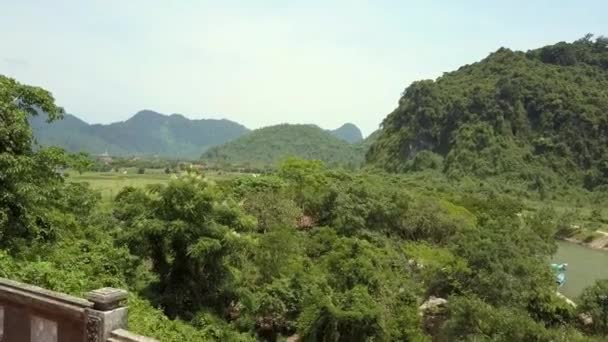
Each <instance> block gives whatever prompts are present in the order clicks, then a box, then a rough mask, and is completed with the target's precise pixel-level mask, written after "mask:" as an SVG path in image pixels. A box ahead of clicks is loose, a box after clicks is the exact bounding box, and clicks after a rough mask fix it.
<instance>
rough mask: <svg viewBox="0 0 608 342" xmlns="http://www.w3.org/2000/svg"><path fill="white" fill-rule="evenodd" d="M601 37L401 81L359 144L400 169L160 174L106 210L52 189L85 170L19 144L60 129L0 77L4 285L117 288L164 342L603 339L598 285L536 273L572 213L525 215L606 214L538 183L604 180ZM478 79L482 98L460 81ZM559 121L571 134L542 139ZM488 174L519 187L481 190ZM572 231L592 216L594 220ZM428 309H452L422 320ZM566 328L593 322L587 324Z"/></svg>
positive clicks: (306, 131)
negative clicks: (571, 286)
mask: <svg viewBox="0 0 608 342" xmlns="http://www.w3.org/2000/svg"><path fill="white" fill-rule="evenodd" d="M602 42H603V41H602V40H599V41H595V42H592V41H591V40H589V39H587V40H583V41H579V42H577V43H575V44H573V45H568V44H566V45H563V44H562V45H557V46H555V47H550V48H548V50H544V51H543V50H539V51H532V52H530V53H528V54H523V53H513V52H509V51H506V50H501V51H499V52H497V53H496V54H494V55H493V56H491V57H489V58H488V59H487V60H486V61H484V62H481V63H479V64H476V65H473V66H468V67H464V68H463V69H461V70H460V71H458V72H456V73H453V74H449V75H446V76H444V77H443V78H441V79H440V80H438V81H437V82H421V83H416V84H414V85H412V86H411V87H410V88H409V89H408V91H407V93H406V94H405V95H404V98H403V99H402V101H401V106H400V108H399V109H397V110H396V111H395V113H393V114H391V115H390V116H389V117H388V118H387V120H386V121H385V124H384V127H383V129H382V130H380V131H379V133H376V134H374V135H373V137H372V138H370V139H369V141H372V142H373V147H372V150H371V152H370V154H369V155H368V158H369V160H370V162H373V163H375V164H376V165H380V166H382V167H384V168H386V169H388V170H390V171H402V170H408V171H412V172H411V173H408V174H396V173H393V174H385V173H383V172H381V171H377V170H375V171H372V170H359V171H344V170H338V169H335V168H330V167H326V166H325V165H324V164H323V162H321V161H319V160H304V159H286V160H284V161H283V162H282V163H281V164H280V165H279V168H278V170H276V171H275V172H270V173H268V174H263V175H244V176H240V177H234V178H224V179H211V178H207V177H205V175H202V174H200V173H199V172H198V171H196V170H192V172H188V173H185V174H181V175H172V176H168V175H166V174H164V172H159V174H158V175H160V176H158V175H157V176H156V177H158V178H155V179H162V180H163V184H149V185H147V186H145V187H144V186H137V187H135V186H129V187H125V188H123V189H121V190H120V192H118V193H117V194H115V196H112V199H111V202H110V201H107V202H106V203H105V204H104V205H100V198H101V196H100V193H99V192H96V191H94V190H92V189H91V188H90V186H89V185H88V184H85V183H80V182H65V179H64V177H63V176H62V175H61V174H60V173H59V172H58V171H59V170H61V169H62V168H63V167H65V166H68V165H69V166H72V167H74V168H76V169H78V168H83V169H86V168H89V167H90V165H89V164H88V163H89V161H88V159H87V158H86V156H85V155H73V156H66V155H65V154H64V153H63V152H62V151H60V150H56V149H50V150H49V149H39V148H34V146H33V145H32V133H31V130H30V127H29V126H28V120H27V118H28V115H35V114H36V112H37V111H40V110H43V111H45V112H47V113H49V114H50V115H51V117H55V116H59V115H60V112H61V111H60V109H59V108H57V107H55V105H54V104H53V99H52V97H51V96H50V94H49V93H47V92H46V91H44V90H41V89H38V88H32V87H28V86H23V85H20V84H19V83H17V82H15V81H13V80H11V79H8V78H4V77H2V78H0V115H1V117H0V118H1V121H0V133H2V134H0V171H1V172H0V276H3V277H9V278H12V279H16V280H22V281H25V282H29V283H32V284H36V285H40V286H44V287H47V288H50V289H54V290H59V291H63V292H66V293H71V294H76V295H80V294H82V293H83V292H85V291H88V290H92V289H95V288H99V287H103V286H115V287H122V288H127V289H129V290H130V291H131V297H130V298H129V302H130V306H131V311H130V316H129V317H130V327H131V329H133V330H134V331H135V332H138V333H141V334H146V335H150V336H154V337H157V338H159V339H161V340H163V341H254V340H266V341H280V340H284V339H285V338H286V337H287V336H292V335H294V334H297V335H298V336H299V337H300V338H301V340H303V341H332V342H334V341H335V342H342V341H344V342H346V341H432V340H437V341H594V340H595V339H597V340H598V341H599V340H601V339H605V338H606V334H607V329H606V319H607V317H608V314H607V311H606V308H607V307H606V295H607V287H606V282H605V281H601V282H598V283H597V284H596V285H594V286H592V287H590V288H589V289H587V290H586V291H585V292H584V293H583V295H582V296H581V298H580V306H579V307H578V309H574V308H573V307H572V306H571V305H569V304H568V303H566V302H565V301H564V300H563V299H562V298H560V297H558V296H557V295H556V292H555V291H556V287H555V283H554V276H553V274H552V273H551V270H550V268H549V267H548V264H549V260H550V257H551V255H552V254H553V253H554V252H555V250H556V244H555V236H556V234H563V232H564V231H567V230H569V229H570V228H571V227H572V224H571V222H572V221H571V220H570V219H572V217H576V216H577V215H571V214H570V213H569V212H565V213H558V212H557V211H556V210H555V209H553V208H544V207H541V206H533V205H528V204H529V202H528V201H529V200H530V199H531V198H537V197H535V196H529V195H528V192H529V190H533V191H535V192H538V194H539V196H541V197H543V195H542V194H544V197H545V198H552V197H553V196H556V194H557V195H561V194H566V195H568V196H573V197H568V198H573V199H574V198H576V199H577V201H579V200H580V201H585V203H589V202H591V201H595V202H596V206H599V205H601V203H605V201H606V197H605V195H602V192H601V191H599V190H600V189H601V188H597V187H596V192H595V193H588V192H586V191H583V190H578V189H575V188H558V189H556V188H555V187H553V186H547V184H546V182H548V181H547V179H546V178H543V177H541V175H540V173H537V172H540V171H539V170H549V172H550V174H554V175H561V176H563V177H562V178H560V179H562V180H568V179H574V180H579V181H580V182H581V183H582V179H583V176H582V175H583V173H585V172H587V171H589V170H590V171H592V172H595V171H598V172H599V171H600V168H601V164H598V163H596V160H595V158H596V157H597V155H598V154H601V153H603V152H602V151H603V149H604V148H605V146H603V145H600V143H601V142H602V141H603V140H602V139H603V138H604V137H605V136H604V135H603V133H602V132H603V131H602V130H603V129H604V126H603V125H604V124H605V123H604V121H603V120H604V119H605V115H604V116H603V117H602V116H601V115H600V109H602V108H603V109H605V102H604V101H605V94H604V93H602V92H601V89H599V88H598V89H591V88H593V87H594V86H598V87H599V86H603V85H605V83H606V82H607V81H606V78H605V75H604V74H603V71H602V70H603V69H602V68H605V64H603V63H604V59H603V56H604V55H603V50H601V49H600V47H603V48H605V46H604V45H602V44H603V43H602ZM573 48H574V50H571V49H573ZM573 51H574V52H573ZM518 68H521V70H519V69H518ZM564 68H573V69H572V70H575V71H576V75H575V74H574V71H571V70H569V69H564ZM517 70H519V73H518V74H513V73H512V72H513V71H517ZM536 71H538V73H536ZM492 75H494V76H492ZM496 75H498V76H496ZM571 77H574V78H575V79H576V77H580V78H581V80H580V84H579V86H577V87H571V88H568V87H565V86H564V85H563V84H561V83H560V82H561V81H564V82H565V80H569V79H570V78H571ZM602 77H604V78H602ZM503 78H504V79H505V80H504V81H500V82H499V80H501V79H503ZM479 80H481V81H480V82H479V88H473V86H471V85H470V84H471V83H475V82H473V81H479ZM517 82H520V83H517ZM543 82H549V83H547V84H545V83H543ZM577 82H578V81H577ZM503 83H504V84H503ZM498 84H501V85H500V86H499V85H498ZM513 84H518V86H512V85H513ZM520 86H521V87H520ZM566 88H568V89H569V90H568V89H566ZM584 92H586V93H584ZM565 94H568V96H567V97H566V95H565ZM577 97H580V98H579V101H578V102H576V101H572V98H577ZM551 98H552V99H553V100H555V101H553V100H552V101H549V99H551ZM497 99H502V100H500V101H498V100H497ZM501 101H502V102H501ZM550 104H551V105H550ZM522 106H523V107H522ZM544 106H549V107H546V108H554V109H555V108H557V109H555V110H549V109H547V110H544V109H543V110H541V107H542V108H545V107H544ZM551 106H556V107H551ZM576 106H581V108H583V109H584V110H582V109H581V110H580V111H579V110H578V109H580V108H578V107H576ZM602 106H604V107H602ZM446 108H447V109H449V110H447V109H446ZM522 108H523V109H522ZM577 108H578V109H577ZM535 111H536V112H535ZM500 113H502V114H500ZM504 113H511V114H513V116H508V115H506V114H505V115H506V116H505V115H503V114H504ZM532 113H536V114H534V115H537V116H538V117H537V116H534V115H533V114H532ZM516 114H517V115H516ZM558 114H559V115H558ZM501 115H503V116H501ZM555 115H557V116H560V115H561V117H563V118H565V119H566V121H564V122H562V123H561V124H560V125H558V126H556V127H553V128H550V127H552V125H555V122H556V121H553V120H557V118H556V117H555ZM499 117H502V118H503V119H504V120H503V121H502V122H503V124H504V125H503V124H498V123H499V121H500V120H499ZM518 118H519V119H521V120H520V121H518V120H519V119H518ZM543 118H544V119H543ZM548 118H551V120H550V121H546V120H545V119H547V120H548ZM537 119H538V120H540V121H534V120H537ZM446 120H447V122H448V123H447V124H446ZM558 121H559V120H558ZM550 122H551V123H552V124H551V123H550ZM590 122H591V123H593V124H597V128H593V127H595V126H593V125H592V126H589V127H588V126H587V125H588V124H589V123H590ZM520 124H521V125H520ZM446 127H450V128H449V129H447V130H445V129H444V128H446ZM505 127H508V128H509V129H508V130H507V131H506V133H505V131H504V129H505ZM539 127H542V128H539ZM582 128H589V129H591V131H582V130H581V129H582ZM594 129H597V131H594ZM266 131H268V132H270V133H272V134H265V133H264V132H266ZM541 131H542V132H543V134H546V135H547V136H542V137H543V139H549V138H550V139H552V140H551V141H553V142H556V141H561V140H558V139H562V140H563V141H566V142H567V143H571V144H572V145H571V146H570V145H568V146H567V147H568V149H571V150H568V151H566V152H567V153H566V152H564V154H563V155H561V157H559V158H558V155H559V154H558V152H556V151H555V150H553V149H547V150H546V151H547V152H546V153H544V154H540V153H537V152H535V151H536V150H535V149H536V148H537V147H538V146H540V145H538V144H541V145H542V144H544V142H543V141H545V140H538V139H540V137H541V136H539V135H538V134H540V133H539V132H541ZM260 132H262V133H264V134H261V137H260ZM497 132H502V133H497ZM581 132H586V133H585V134H588V135H585V134H582V133H581ZM296 133H297V134H296ZM575 133H576V134H578V138H580V139H578V140H576V139H574V137H572V136H571V135H572V134H575ZM273 135H274V137H273V139H271V140H266V138H265V136H271V137H272V136H273ZM277 136H278V137H279V138H280V139H278V140H277V139H276V138H277ZM252 137H253V138H252ZM243 139H245V138H243ZM247 139H252V140H247ZM247 139H245V140H241V139H239V140H237V141H236V142H237V143H236V144H234V145H233V146H234V147H230V149H226V151H233V152H230V156H234V158H236V159H234V160H235V161H237V162H244V161H245V160H247V159H245V158H246V157H247V158H250V157H251V156H256V155H259V156H260V159H257V160H261V161H263V162H265V163H266V162H268V163H271V162H272V163H273V162H276V161H277V160H278V159H279V158H283V157H285V156H287V155H290V154H296V155H298V153H301V154H303V156H304V157H306V158H310V159H321V160H323V159H325V160H329V161H331V162H334V163H336V164H342V165H345V164H343V163H345V162H349V161H353V160H355V161H356V160H357V159H356V156H357V153H358V152H357V151H360V150H357V149H358V148H361V147H360V146H364V144H365V143H366V142H361V143H360V144H358V145H359V147H357V146H353V145H349V144H348V143H346V142H344V141H341V140H339V139H337V138H334V137H332V136H331V135H330V134H329V133H327V132H324V131H322V130H321V129H319V128H317V127H311V126H280V127H273V128H268V129H262V130H260V131H257V132H253V133H251V134H250V135H248V138H247ZM444 139H447V140H445V141H444ZM569 139H570V140H569ZM579 140H580V142H579V143H578V145H577V142H578V141H579ZM239 141H240V142H239ZM273 141H274V142H277V141H279V142H281V143H282V145H281V146H276V145H273V144H274V143H273ZM533 142H536V143H534V144H537V143H538V144H537V145H538V146H537V145H534V146H535V147H534V148H532V147H531V146H532V145H528V143H533ZM545 142H546V141H545ZM323 144H325V145H323ZM592 144H597V145H593V146H591V145H592ZM317 146H321V147H319V148H317ZM542 146H545V147H547V145H546V144H545V145H542ZM246 147H247V149H246ZM250 147H253V148H252V149H250ZM226 148H227V147H226ZM232 148H234V149H233V150H232ZM421 150H423V151H421ZM557 150H560V148H558V149H557ZM220 151H221V150H220V149H217V150H215V152H213V153H211V155H210V156H208V157H214V158H219V157H220V156H222V154H221V153H220ZM560 151H561V150H560ZM296 152H298V153H296ZM562 152H563V151H562ZM214 153H215V154H214ZM256 153H257V154H256ZM559 153H561V152H559ZM585 153H588V154H587V155H585ZM226 155H228V154H226ZM237 157H238V158H237ZM226 158H227V157H226ZM231 158H232V157H231ZM249 160H250V159H249ZM548 165H551V166H548ZM173 166H174V165H173V164H171V165H165V167H173ZM520 166H530V169H529V170H530V171H527V172H528V173H527V174H524V173H525V172H524V173H522V172H523V171H518V169H517V168H518V167H520ZM137 167H142V168H143V167H145V166H137ZM564 170H571V171H572V173H569V172H564ZM594 170H595V171H594ZM169 171H171V170H169ZM498 173H505V174H503V175H501V177H505V178H501V179H502V180H505V179H506V180H509V179H511V178H508V177H509V175H511V176H512V177H513V178H515V179H518V180H521V179H522V177H523V178H524V179H526V180H527V181H528V182H529V183H530V184H531V186H530V187H529V188H528V187H526V186H523V187H522V186H521V184H520V183H517V182H509V181H501V182H496V179H488V178H487V176H490V178H491V177H494V176H496V175H498ZM470 175H477V176H483V177H468V176H470ZM85 176H86V174H85ZM138 176H139V177H142V178H143V177H144V176H145V177H151V176H152V175H149V174H148V173H147V172H146V174H145V175H138ZM76 177H81V178H80V179H84V178H82V177H83V176H82V175H79V176H75V177H74V178H76ZM161 177H162V178H161ZM525 177H528V178H525ZM569 177H570V178H569ZM577 177H578V178H577ZM593 177H595V176H593ZM483 178H485V179H483ZM150 179H152V178H150ZM586 179H589V178H586ZM592 179H593V182H594V183H593V184H594V185H597V184H601V182H602V178H601V177H599V178H597V177H596V178H592ZM549 185H551V184H549ZM541 189H543V190H542V191H541ZM568 191H570V192H568ZM573 194H575V195H576V197H575V196H574V195H573ZM524 199H525V200H526V201H524ZM587 216H589V218H590V219H592V220H594V221H598V222H599V221H601V220H602V219H603V218H602V211H601V210H599V207H598V208H594V210H590V211H589V214H588V215H587ZM433 296H434V297H441V298H445V299H446V300H447V304H446V305H444V306H440V307H435V308H432V309H430V310H424V311H422V310H421V308H420V306H421V304H423V303H424V302H425V301H426V300H427V299H429V298H430V297H433ZM580 313H585V314H587V315H589V316H590V317H592V319H593V324H592V325H590V326H582V325H581V323H580V321H579V318H578V317H577V316H578V314H580Z"/></svg>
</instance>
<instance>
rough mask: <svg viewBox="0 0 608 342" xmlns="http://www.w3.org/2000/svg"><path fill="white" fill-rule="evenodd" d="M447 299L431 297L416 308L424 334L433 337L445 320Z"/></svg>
mask: <svg viewBox="0 0 608 342" xmlns="http://www.w3.org/2000/svg"><path fill="white" fill-rule="evenodd" d="M447 304H448V301H447V299H445V298H438V297H434V296H431V297H430V298H429V299H427V300H426V301H425V302H424V303H422V305H420V306H419V307H418V314H419V315H421V316H422V326H423V329H424V331H425V332H426V333H428V334H430V335H432V336H435V335H436V334H437V332H438V331H439V330H440V327H441V325H442V324H443V322H444V321H445V320H446V318H447V312H446V305H447Z"/></svg>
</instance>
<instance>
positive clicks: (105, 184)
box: [66, 168, 242, 202]
mask: <svg viewBox="0 0 608 342" xmlns="http://www.w3.org/2000/svg"><path fill="white" fill-rule="evenodd" d="M125 171H126V173H123V172H84V173H82V174H79V173H77V172H68V173H67V174H66V176H67V179H68V180H69V181H71V182H86V183H89V185H90V186H91V188H92V189H94V190H98V191H100V192H101V197H102V200H103V201H105V202H107V201H110V200H112V199H113V198H114V197H115V196H116V195H117V194H118V193H119V192H120V190H122V189H123V188H124V187H126V186H133V187H143V186H146V185H150V184H162V183H166V182H168V181H169V180H170V179H171V177H172V175H171V174H166V173H164V171H163V170H160V169H146V171H145V173H144V174H138V173H137V172H136V169H134V168H133V169H126V170H125ZM238 175H242V174H239V173H225V172H224V173H222V172H206V173H205V177H208V178H211V179H226V178H231V177H236V176H238Z"/></svg>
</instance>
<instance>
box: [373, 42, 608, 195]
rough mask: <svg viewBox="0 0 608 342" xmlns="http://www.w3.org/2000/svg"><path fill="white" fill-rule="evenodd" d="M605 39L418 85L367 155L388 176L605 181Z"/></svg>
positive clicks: (502, 54) (503, 57)
mask: <svg viewBox="0 0 608 342" xmlns="http://www.w3.org/2000/svg"><path fill="white" fill-rule="evenodd" d="M606 113H608V39H607V38H603V37H600V38H598V39H596V40H593V39H592V37H591V36H590V35H589V36H586V37H585V38H583V39H580V40H578V41H576V42H574V43H563V42H562V43H558V44H556V45H552V46H546V47H543V48H541V49H537V50H532V51H529V52H527V53H524V52H518V51H511V50H508V49H505V48H501V49H499V50H498V51H496V52H495V53H492V54H491V55H490V56H488V57H487V58H486V59H484V60H483V61H481V62H478V63H474V64H471V65H467V66H463V67H461V68H460V69H458V70H457V71H454V72H450V73H446V74H445V75H444V76H442V77H440V78H438V79H437V80H435V81H431V80H425V81H419V82H414V83H413V84H412V85H410V86H409V87H408V88H407V89H406V90H405V91H404V93H403V96H402V97H401V99H400V100H399V106H398V108H397V109H395V111H394V112H392V113H391V114H390V115H389V116H388V117H387V118H386V119H385V120H384V122H383V124H382V127H383V130H382V134H381V135H380V136H379V137H378V139H377V141H376V143H375V144H373V146H372V147H371V149H370V150H369V153H368V154H367V160H368V162H369V163H371V164H374V165H377V166H380V167H382V168H384V169H386V170H389V171H398V172H401V171H407V170H419V169H422V168H434V169H437V170H440V171H442V172H444V173H445V174H447V175H449V176H450V177H454V178H461V177H463V176H475V177H482V178H488V177H495V176H501V177H503V178H504V179H509V180H514V179H515V180H523V181H524V182H526V183H527V184H529V186H530V187H532V188H536V189H541V188H546V187H551V186H556V185H557V184H556V183H559V184H563V183H570V184H578V185H585V186H586V187H587V188H589V189H593V188H595V187H598V186H602V185H605V184H607V183H608V167H607V166H608V115H606Z"/></svg>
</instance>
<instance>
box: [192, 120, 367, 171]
mask: <svg viewBox="0 0 608 342" xmlns="http://www.w3.org/2000/svg"><path fill="white" fill-rule="evenodd" d="M363 155H364V152H363V150H362V149H360V148H357V146H355V145H351V144H349V143H348V142H346V141H344V140H342V139H339V138H337V137H335V136H334V135H332V134H331V133H330V132H327V131H324V130H322V129H321V128H319V127H317V126H314V125H287V124H283V125H277V126H270V127H264V128H260V129H257V130H255V131H253V132H251V133H249V134H247V135H244V136H242V137H240V138H238V139H236V140H234V141H231V142H229V143H227V144H225V145H222V146H218V147H214V148H211V149H210V150H209V151H207V152H206V153H205V154H204V155H203V160H206V161H209V162H212V163H215V164H228V165H230V164H232V165H235V164H236V165H240V166H244V167H257V168H260V167H273V166H275V165H276V164H277V163H278V162H279V161H281V160H283V159H285V158H287V157H299V158H304V159H317V160H321V161H324V162H325V163H327V164H328V165H331V166H344V167H348V168H355V167H358V166H359V165H360V164H361V162H362V161H363Z"/></svg>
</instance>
